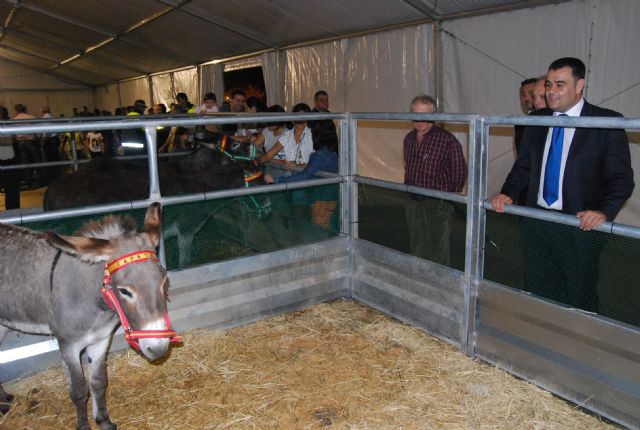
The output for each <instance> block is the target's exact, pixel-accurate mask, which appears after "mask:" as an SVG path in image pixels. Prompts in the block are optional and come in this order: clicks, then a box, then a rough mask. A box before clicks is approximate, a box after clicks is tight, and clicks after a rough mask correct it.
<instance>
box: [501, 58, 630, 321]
mask: <svg viewBox="0 0 640 430" xmlns="http://www.w3.org/2000/svg"><path fill="white" fill-rule="evenodd" d="M545 88H546V92H545V95H546V99H547V104H548V106H549V108H548V109H542V110H540V111H536V112H535V113H534V115H554V116H558V115H568V116H601V117H602V116H605V117H607V116H609V117H621V116H622V115H621V114H619V113H618V112H614V111H612V110H608V109H603V108H599V107H597V106H594V105H591V104H590V103H588V102H587V101H586V100H584V98H583V97H582V92H583V90H584V88H585V66H584V63H583V62H582V61H580V60H579V59H577V58H560V59H558V60H556V61H554V62H553V63H551V65H550V66H549V71H548V73H547V77H546V81H545ZM525 188H526V189H527V201H526V206H529V207H535V208H542V209H547V210H556V211H560V212H563V213H566V214H571V215H575V216H577V217H578V218H579V219H580V229H582V230H584V231H588V230H592V229H594V228H597V227H598V226H600V225H601V224H602V223H604V222H605V221H607V220H608V221H613V220H614V218H615V217H616V215H617V214H618V212H619V211H620V209H621V207H622V205H623V204H624V202H625V201H626V200H627V199H628V198H629V197H630V196H631V193H632V191H633V188H634V183H633V170H632V168H631V157H630V153H629V143H628V139H627V135H626V133H625V131H624V130H614V129H587V128H577V129H572V128H560V127H556V128H549V127H527V128H526V130H525V132H524V137H523V141H522V151H521V152H520V154H519V155H518V159H517V160H516V162H515V164H514V166H513V168H512V169H511V172H510V173H509V175H508V176H507V179H506V181H505V183H504V185H503V187H502V190H501V192H500V194H498V195H496V196H494V197H493V198H492V199H491V203H492V205H493V208H494V209H495V210H496V211H497V212H503V211H504V207H505V205H509V204H512V203H513V201H514V200H515V199H516V197H517V196H518V194H519V193H520V192H521V191H522V190H523V189H525ZM558 229H560V230H558ZM584 231H582V232H580V231H579V230H576V229H570V230H569V229H567V228H562V227H561V226H558V225H551V224H549V223H544V222H537V221H535V220H531V222H529V223H526V231H525V238H526V241H527V243H526V244H525V248H526V249H525V258H526V260H527V261H526V264H527V273H526V282H525V287H526V288H527V289H529V290H530V291H533V292H535V293H539V294H541V295H544V296H546V297H549V298H554V299H558V300H561V301H565V302H567V303H569V304H571V305H574V306H576V307H580V308H582V309H585V310H589V311H594V312H597V311H598V293H597V289H596V281H597V276H598V273H597V266H598V259H599V253H600V250H601V247H602V246H601V244H598V243H597V242H598V240H596V237H595V236H593V235H589V234H587V233H585V232H584ZM600 242H601V241H600Z"/></svg>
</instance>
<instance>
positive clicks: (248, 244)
mask: <svg viewBox="0 0 640 430" xmlns="http://www.w3.org/2000/svg"><path fill="white" fill-rule="evenodd" d="M323 202H325V203H323ZM326 202H333V203H326ZM339 214H340V207H339V204H338V185H337V184H335V185H333V184H332V185H323V186H318V187H312V188H308V189H304V190H295V191H283V192H274V193H268V194H261V195H255V196H252V197H234V198H227V199H219V200H212V201H205V202H196V203H188V204H180V205H173V206H167V207H166V208H164V210H163V230H164V238H165V254H166V258H167V268H168V269H169V270H174V269H183V268H186V267H192V266H197V265H201V264H206V263H211V262H216V261H222V260H228V259H232V258H236V257H240V256H245V255H252V254H258V253H263V252H270V251H275V250H278V249H284V248H288V247H291V246H296V245H301V244H304V243H310V242H315V241H319V240H324V239H328V238H331V237H335V236H337V235H338V234H339Z"/></svg>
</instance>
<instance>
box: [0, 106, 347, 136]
mask: <svg viewBox="0 0 640 430" xmlns="http://www.w3.org/2000/svg"><path fill="white" fill-rule="evenodd" d="M344 117H345V114H340V113H322V112H317V113H316V112H313V113H304V114H303V113H295V114H291V113H289V114H278V113H260V114H245V113H242V114H233V113H217V114H212V115H192V114H183V115H172V116H167V115H137V116H123V117H109V118H108V119H105V120H100V119H98V120H96V119H85V118H74V119H72V120H70V119H68V118H57V119H50V120H39V119H36V120H34V121H30V120H29V121H27V120H20V121H19V122H18V121H0V136H6V135H12V134H23V133H60V132H67V131H69V130H70V129H72V130H74V131H95V130H124V129H132V128H143V127H158V126H165V127H178V126H184V127H193V126H196V125H205V124H236V123H241V124H246V123H256V122H274V121H282V122H289V121H300V120H305V121H318V120H323V119H342V118H344Z"/></svg>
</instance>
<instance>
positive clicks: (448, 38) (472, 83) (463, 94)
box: [441, 0, 640, 225]
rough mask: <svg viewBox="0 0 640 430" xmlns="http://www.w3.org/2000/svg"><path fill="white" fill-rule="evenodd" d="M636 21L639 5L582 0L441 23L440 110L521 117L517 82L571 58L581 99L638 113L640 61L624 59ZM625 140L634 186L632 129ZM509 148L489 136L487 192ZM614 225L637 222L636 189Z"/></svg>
mask: <svg viewBox="0 0 640 430" xmlns="http://www.w3.org/2000/svg"><path fill="white" fill-rule="evenodd" d="M637 16H640V4H639V3H638V2H636V1H633V0H619V1H616V2H610V1H606V0H584V1H572V2H565V3H559V4H555V5H547V6H540V7H536V8H531V9H523V10H516V11H511V12H504V13H497V14H492V15H485V16H476V17H473V18H465V19H458V20H453V21H445V22H443V23H442V29H443V30H444V31H443V32H442V33H441V37H442V44H443V55H442V57H443V69H444V72H445V73H444V78H443V98H444V109H445V111H447V112H480V113H482V114H484V115H493V114H495V115H521V112H520V107H519V103H518V88H519V85H520V81H521V80H522V79H524V78H525V77H532V76H539V75H543V74H544V73H546V70H547V67H548V65H549V64H550V63H551V62H552V61H553V60H554V59H556V58H559V57H564V56H573V57H578V58H581V59H582V60H583V61H585V63H586V64H587V68H588V76H587V85H588V88H587V91H586V99H587V100H589V101H590V102H592V103H594V104H600V103H602V101H603V100H606V99H609V100H607V101H606V102H604V103H602V106H603V107H607V108H610V109H614V110H617V111H619V112H622V113H623V114H624V115H625V116H633V117H637V116H640V104H638V103H637V100H638V97H639V96H640V85H638V83H639V81H640V75H639V74H638V71H639V70H640V58H638V56H634V55H629V54H628V53H629V52H635V49H636V47H637V46H638V45H640V32H638V31H637V26H636V25H635V22H634V21H635V20H634V17H637ZM523 53H526V55H523ZM628 88H629V90H628V91H624V90H625V89H628ZM618 93H620V94H619V95H618V96H615V97H612V96H613V95H615V94H618ZM630 137H631V141H632V142H634V143H633V144H632V145H631V151H632V158H633V161H634V166H637V167H636V168H635V174H636V178H635V182H636V183H640V163H638V160H640V145H638V144H637V143H639V140H640V139H639V138H638V133H637V132H636V133H630ZM512 145H513V138H512V135H511V132H510V130H509V131H505V130H504V129H502V130H499V129H496V130H493V131H492V134H491V145H490V148H489V159H490V164H489V174H488V181H489V184H488V193H489V195H493V194H495V193H497V192H499V190H500V187H501V185H502V183H503V181H504V178H505V177H506V175H507V173H508V171H509V169H510V168H511V166H512V164H513V160H514V155H513V150H512ZM617 221H619V222H623V223H628V224H633V225H640V191H638V190H636V192H634V194H633V196H632V197H631V199H630V200H629V201H628V202H627V204H626V206H625V207H624V208H623V210H622V211H621V213H620V214H619V216H618V218H617Z"/></svg>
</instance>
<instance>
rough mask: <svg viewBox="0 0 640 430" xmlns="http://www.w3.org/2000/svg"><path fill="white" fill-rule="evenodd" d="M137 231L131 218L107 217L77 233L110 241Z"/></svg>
mask: <svg viewBox="0 0 640 430" xmlns="http://www.w3.org/2000/svg"><path fill="white" fill-rule="evenodd" d="M135 231H136V223H135V221H134V220H133V219H132V218H131V217H128V216H124V217H120V216H115V215H107V216H106V217H104V218H102V219H101V220H97V221H90V222H88V223H87V224H85V225H84V226H82V228H80V230H78V231H77V232H76V235H78V236H84V237H93V238H96V239H106V240H109V239H115V238H117V237H120V236H122V235H124V234H129V233H133V232H135Z"/></svg>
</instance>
